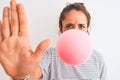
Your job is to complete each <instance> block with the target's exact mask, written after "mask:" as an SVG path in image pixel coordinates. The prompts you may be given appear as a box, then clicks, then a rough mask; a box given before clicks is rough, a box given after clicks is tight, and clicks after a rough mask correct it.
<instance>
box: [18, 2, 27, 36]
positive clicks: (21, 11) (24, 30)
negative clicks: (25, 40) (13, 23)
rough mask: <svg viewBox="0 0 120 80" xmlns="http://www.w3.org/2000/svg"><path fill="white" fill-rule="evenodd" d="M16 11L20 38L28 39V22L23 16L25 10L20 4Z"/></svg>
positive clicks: (24, 15)
mask: <svg viewBox="0 0 120 80" xmlns="http://www.w3.org/2000/svg"><path fill="white" fill-rule="evenodd" d="M17 9H18V17H19V23H20V24H19V25H20V32H21V34H22V36H25V37H28V22H27V17H26V14H25V10H24V7H23V5H22V4H18V5H17Z"/></svg>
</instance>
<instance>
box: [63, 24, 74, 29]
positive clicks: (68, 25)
mask: <svg viewBox="0 0 120 80" xmlns="http://www.w3.org/2000/svg"><path fill="white" fill-rule="evenodd" d="M65 28H66V29H72V28H73V25H72V24H67V25H66V26H65Z"/></svg>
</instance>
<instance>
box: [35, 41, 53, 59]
mask: <svg viewBox="0 0 120 80" xmlns="http://www.w3.org/2000/svg"><path fill="white" fill-rule="evenodd" d="M50 43H51V41H50V40H49V39H46V40H44V41H42V42H41V43H40V44H39V45H38V47H37V48H36V50H35V54H34V55H35V58H37V59H38V60H39V59H40V58H41V57H42V54H43V53H44V51H45V50H46V48H47V47H48V46H49V45H50Z"/></svg>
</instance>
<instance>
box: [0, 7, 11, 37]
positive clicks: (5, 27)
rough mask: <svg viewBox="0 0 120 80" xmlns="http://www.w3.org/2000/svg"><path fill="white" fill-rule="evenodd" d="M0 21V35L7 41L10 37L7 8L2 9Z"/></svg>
mask: <svg viewBox="0 0 120 80" xmlns="http://www.w3.org/2000/svg"><path fill="white" fill-rule="evenodd" d="M2 20H3V22H2V27H1V29H2V33H1V34H2V37H3V39H7V38H9V36H10V28H9V26H10V24H9V8H8V7H5V8H4V9H3V17H2Z"/></svg>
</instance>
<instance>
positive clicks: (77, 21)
mask: <svg viewBox="0 0 120 80" xmlns="http://www.w3.org/2000/svg"><path fill="white" fill-rule="evenodd" d="M73 14H74V15H73ZM62 25H63V26H62V32H64V31H66V30H69V29H79V30H82V31H84V32H87V30H88V28H87V18H86V15H85V14H84V13H83V12H82V11H77V10H71V11H70V12H69V13H67V15H66V17H65V19H64V20H63V21H62Z"/></svg>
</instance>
